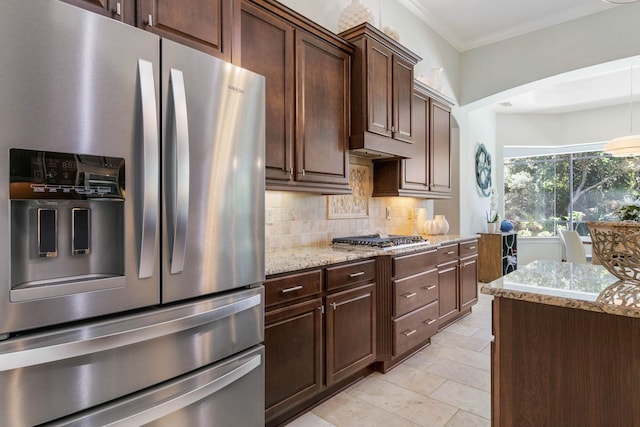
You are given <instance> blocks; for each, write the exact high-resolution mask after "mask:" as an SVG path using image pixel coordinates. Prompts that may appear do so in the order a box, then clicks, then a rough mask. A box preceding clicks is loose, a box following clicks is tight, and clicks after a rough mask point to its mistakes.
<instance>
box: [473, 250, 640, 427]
mask: <svg viewBox="0 0 640 427" xmlns="http://www.w3.org/2000/svg"><path fill="white" fill-rule="evenodd" d="M481 292H482V293H485V294H489V295H493V296H494V300H493V325H492V331H493V335H494V342H493V343H492V346H491V372H492V381H491V398H492V425H493V426H634V425H638V423H640V405H638V402H640V286H639V285H634V284H630V283H628V282H620V281H618V279H617V278H616V277H614V276H613V275H611V274H610V273H609V272H608V271H607V270H606V269H605V268H604V267H602V266H600V265H591V264H571V263H560V262H554V261H535V262H533V263H531V264H529V265H527V266H525V267H523V268H521V269H520V270H518V271H515V272H513V273H511V274H508V275H506V276H504V277H502V278H500V279H498V280H496V281H494V282H491V283H488V284H486V285H484V286H483V287H482V288H481Z"/></svg>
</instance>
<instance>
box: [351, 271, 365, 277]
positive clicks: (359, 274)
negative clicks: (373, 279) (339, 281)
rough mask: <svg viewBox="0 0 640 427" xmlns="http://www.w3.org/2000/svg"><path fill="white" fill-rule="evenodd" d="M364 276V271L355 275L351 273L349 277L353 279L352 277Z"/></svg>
mask: <svg viewBox="0 0 640 427" xmlns="http://www.w3.org/2000/svg"><path fill="white" fill-rule="evenodd" d="M358 276H364V271H358V272H357V273H351V274H350V275H349V277H350V278H351V279H353V278H354V277H358Z"/></svg>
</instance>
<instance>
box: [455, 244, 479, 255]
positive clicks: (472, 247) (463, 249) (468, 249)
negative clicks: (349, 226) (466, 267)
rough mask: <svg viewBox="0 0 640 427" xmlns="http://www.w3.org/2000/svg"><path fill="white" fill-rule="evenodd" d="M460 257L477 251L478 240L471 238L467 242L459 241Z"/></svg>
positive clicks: (474, 253)
mask: <svg viewBox="0 0 640 427" xmlns="http://www.w3.org/2000/svg"><path fill="white" fill-rule="evenodd" d="M459 252H460V258H466V257H468V256H473V255H476V254H477V253H478V241H477V240H472V241H469V242H463V243H460V251H459Z"/></svg>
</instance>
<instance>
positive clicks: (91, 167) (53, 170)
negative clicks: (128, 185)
mask: <svg viewBox="0 0 640 427" xmlns="http://www.w3.org/2000/svg"><path fill="white" fill-rule="evenodd" d="M9 162H10V174H11V176H10V184H9V185H10V187H9V197H10V198H11V199H12V200H20V199H63V200H91V199H119V200H122V199H124V194H125V188H124V182H125V180H124V175H125V174H124V159H122V158H118V157H104V156H95V155H85V154H70V153H58V152H52V151H37V150H24V149H19V148H12V149H11V150H10V151H9Z"/></svg>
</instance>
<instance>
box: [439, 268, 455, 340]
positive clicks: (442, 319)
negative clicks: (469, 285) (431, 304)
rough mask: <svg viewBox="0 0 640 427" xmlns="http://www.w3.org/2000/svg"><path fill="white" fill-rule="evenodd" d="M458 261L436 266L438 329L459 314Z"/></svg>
mask: <svg viewBox="0 0 640 427" xmlns="http://www.w3.org/2000/svg"><path fill="white" fill-rule="evenodd" d="M459 301H460V299H459V298H458V261H457V260H456V261H454V262H451V263H449V264H444V265H441V266H438V328H441V327H442V326H446V325H447V324H448V323H450V322H451V321H452V320H454V319H455V318H456V317H457V316H458V313H459V312H460V302H459Z"/></svg>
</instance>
